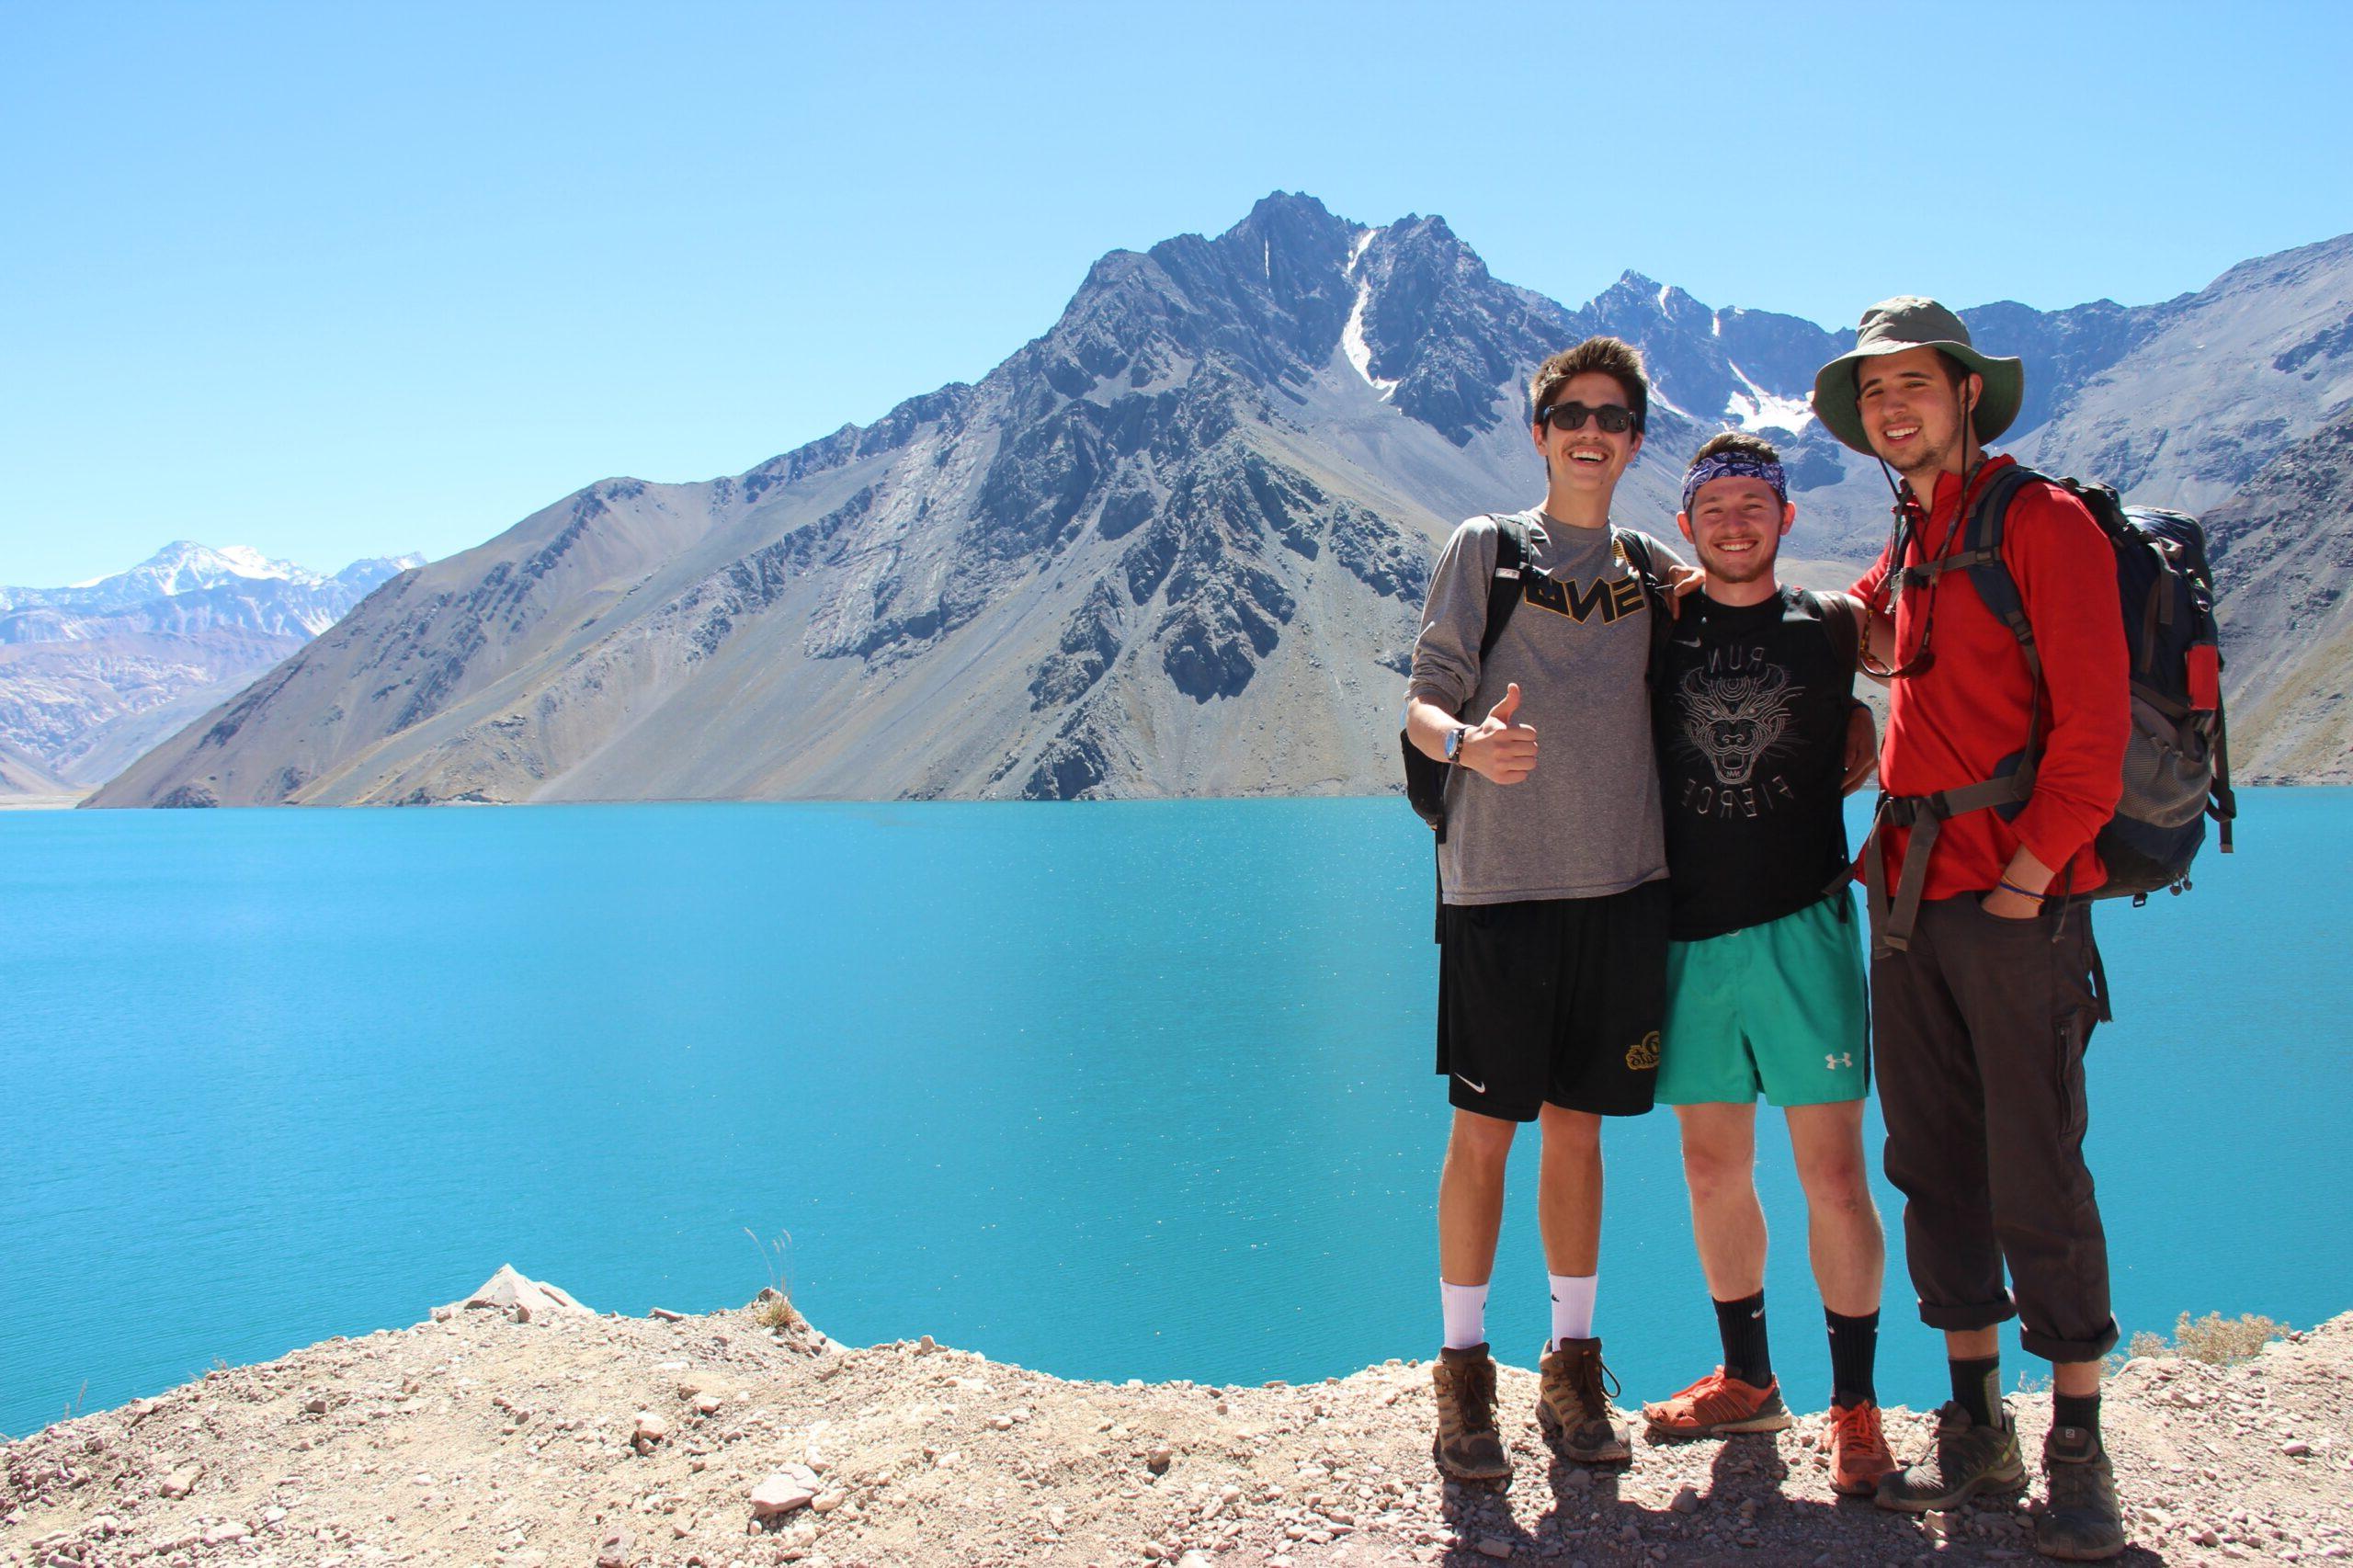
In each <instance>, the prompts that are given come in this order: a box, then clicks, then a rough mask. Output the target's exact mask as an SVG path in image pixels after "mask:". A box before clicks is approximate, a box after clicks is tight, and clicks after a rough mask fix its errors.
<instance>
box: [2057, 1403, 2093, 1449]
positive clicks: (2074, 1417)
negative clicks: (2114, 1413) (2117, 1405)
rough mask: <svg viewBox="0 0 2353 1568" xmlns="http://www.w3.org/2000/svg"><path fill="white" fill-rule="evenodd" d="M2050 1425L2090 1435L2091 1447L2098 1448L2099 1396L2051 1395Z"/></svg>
mask: <svg viewBox="0 0 2353 1568" xmlns="http://www.w3.org/2000/svg"><path fill="white" fill-rule="evenodd" d="M2051 1425H2052V1426H2075V1427H2080V1428H2082V1429H2083V1430H2084V1431H2086V1432H2088V1433H2090V1434H2091V1438H2092V1447H2093V1448H2095V1449H2097V1448H2098V1447H2099V1395H2097V1394H2096V1393H2053V1394H2052V1396H2051Z"/></svg>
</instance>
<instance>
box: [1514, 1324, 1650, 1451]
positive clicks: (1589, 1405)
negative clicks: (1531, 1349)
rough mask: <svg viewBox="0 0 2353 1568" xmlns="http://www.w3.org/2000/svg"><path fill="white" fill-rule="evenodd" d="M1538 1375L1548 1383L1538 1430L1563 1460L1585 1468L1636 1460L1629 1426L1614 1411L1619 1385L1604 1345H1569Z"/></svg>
mask: <svg viewBox="0 0 2353 1568" xmlns="http://www.w3.org/2000/svg"><path fill="white" fill-rule="evenodd" d="M1538 1369H1539V1370H1540V1372H1541V1373H1542V1374H1543V1379H1542V1381H1541V1382H1540V1384H1539V1385H1538V1387H1537V1392H1536V1424H1537V1425H1538V1426H1541V1427H1543V1428H1544V1435H1545V1436H1546V1437H1550V1438H1552V1440H1553V1441H1554V1442H1556V1443H1558V1444H1559V1445H1560V1448H1561V1452H1562V1454H1563V1456H1565V1457H1566V1458H1569V1459H1573V1460H1577V1461H1578V1462H1579V1463H1581V1464H1623V1463H1625V1462H1626V1461H1627V1460H1631V1459H1632V1458H1633V1457H1634V1447H1633V1442H1632V1440H1631V1437H1629V1436H1628V1434H1627V1431H1626V1424H1625V1423H1624V1422H1622V1421H1620V1420H1619V1419H1618V1418H1617V1416H1616V1415H1615V1414H1614V1413H1613V1412H1612V1411H1611V1410H1610V1408H1609V1396H1610V1394H1613V1393H1616V1392H1618V1380H1617V1378H1616V1377H1615V1376H1613V1375H1612V1374H1611V1373H1610V1370H1609V1369H1608V1368H1607V1367H1605V1366H1603V1365H1602V1364H1601V1341H1599V1340H1598V1339H1563V1340H1562V1341H1561V1347H1560V1348H1559V1349H1557V1350H1554V1351H1552V1352H1550V1353H1548V1354H1547V1355H1546V1356H1545V1358H1544V1359H1543V1360H1542V1361H1541V1362H1540V1363H1539V1366H1538ZM1605 1380H1607V1381H1608V1391H1607V1392H1604V1390H1603V1387H1602V1384H1603V1382H1604V1381H1605Z"/></svg>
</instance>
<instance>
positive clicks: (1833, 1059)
mask: <svg viewBox="0 0 2353 1568" xmlns="http://www.w3.org/2000/svg"><path fill="white" fill-rule="evenodd" d="M1822 1064H1823V1066H1824V1067H1825V1068H1827V1069H1829V1070H1830V1071H1831V1072H1834V1073H1835V1072H1836V1071H1837V1070H1838V1069H1839V1068H1841V1067H1852V1066H1853V1065H1854V1064H1855V1053H1854V1052H1853V1051H1832V1052H1831V1053H1830V1054H1829V1055H1827V1056H1825V1057H1824V1058H1823V1059H1822Z"/></svg>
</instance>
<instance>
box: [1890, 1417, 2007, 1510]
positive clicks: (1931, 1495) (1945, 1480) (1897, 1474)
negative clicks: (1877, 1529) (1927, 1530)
mask: <svg viewBox="0 0 2353 1568" xmlns="http://www.w3.org/2000/svg"><path fill="white" fill-rule="evenodd" d="M2000 1418H2001V1425H2000V1426H1979V1425H1977V1423H1976V1422H1974V1421H1972V1420H1971V1419H1970V1415H1969V1412H1968V1411H1967V1410H1964V1409H1963V1408H1961V1404H1960V1403H1959V1402H1957V1401H1956V1402H1953V1403H1948V1404H1947V1405H1945V1407H1944V1408H1943V1409H1941V1410H1939V1411H1938V1412H1937V1446H1936V1447H1935V1448H1934V1449H1931V1450H1930V1451H1929V1453H1928V1456H1927V1458H1926V1459H1923V1460H1919V1461H1917V1462H1916V1463H1914V1464H1908V1465H1905V1466H1904V1468H1903V1469H1902V1470H1897V1471H1889V1472H1888V1473H1887V1474H1885V1475H1882V1476H1881V1477H1880V1480H1879V1491H1878V1492H1877V1493H1876V1494H1873V1497H1872V1501H1874V1502H1876V1503H1877V1504H1878V1505H1879V1506H1881V1507H1882V1508H1893V1509H1895V1510H1896V1511H1897V1512H1898V1513H1904V1514H1926V1513H1930V1512H1938V1513H1941V1512H1942V1511H1944V1510H1945V1509H1947V1508H1951V1507H1956V1506H1959V1505H1960V1504H1961V1503H1962V1502H1964V1501H1966V1500H1967V1499H1969V1498H1972V1497H1985V1496H1999V1495H2002V1494H2008V1493H2016V1492H2018V1491H2019V1490H2021V1489H2023V1488H2024V1487H2025V1485H2026V1460H2024V1459H2023V1458H2022V1457H2021V1456H2020V1455H2019V1453H2018V1427H2017V1426H2015V1425H2013V1424H2012V1423H2011V1421H2010V1407H2009V1406H2008V1405H2006V1404H2005V1405H2003V1406H2002V1407H2001V1411H2000Z"/></svg>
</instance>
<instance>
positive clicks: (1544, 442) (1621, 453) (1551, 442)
mask: <svg viewBox="0 0 2353 1568" xmlns="http://www.w3.org/2000/svg"><path fill="white" fill-rule="evenodd" d="M1561 403H1583V404H1585V405H1586V407H1587V408H1600V407H1602V406H1604V405H1605V404H1608V403H1615V404H1616V405H1618V406H1619V407H1620V408H1627V407H1630V406H1631V400H1630V399H1629V398H1628V396H1627V394H1626V389H1625V388H1624V387H1622V386H1620V385H1619V384H1618V378H1617V377H1615V376H1613V375H1610V374H1609V373H1608V371H1606V370H1586V371H1583V372H1581V373H1579V374H1577V375H1574V376H1572V377H1570V378H1569V379H1568V380H1567V381H1563V382H1562V383H1561V385H1560V387H1559V389H1558V390H1556V391H1555V392H1553V393H1552V397H1551V398H1550V399H1549V400H1548V401H1547V403H1546V406H1547V407H1555V406H1558V405H1559V404H1561ZM1529 434H1530V435H1531V436H1532V437H1534V438H1535V441H1536V449H1537V450H1538V451H1539V452H1540V453H1542V454H1543V456H1544V472H1545V476H1546V478H1547V479H1549V480H1550V481H1551V483H1552V489H1553V491H1554V492H1555V493H1556V494H1568V495H1597V496H1599V497H1601V498H1603V499H1605V500H1606V499H1607V497H1608V494H1609V493H1610V492H1611V491H1612V490H1613V489H1615V488H1616V487H1617V483H1618V476H1619V475H1620V474H1621V473H1624V472H1626V465H1627V464H1628V463H1631V462H1632V461H1633V460H1634V454H1635V453H1636V452H1639V451H1641V450H1642V449H1643V435H1642V432H1641V431H1639V430H1636V429H1634V428H1632V427H1631V426H1629V427H1628V428H1626V429H1624V430H1622V431H1620V432H1618V433H1617V434H1616V435H1612V434H1611V433H1610V432H1608V431H1607V430H1604V429H1603V428H1602V427H1601V422H1600V421H1599V420H1598V419H1594V418H1591V417H1588V418H1587V419H1586V422H1585V423H1584V424H1583V425H1582V426H1578V427H1577V428H1576V429H1574V430H1571V429H1568V428H1566V426H1565V425H1564V424H1563V422H1561V421H1558V420H1554V421H1551V422H1540V423H1537V424H1534V425H1531V426H1529Z"/></svg>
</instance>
